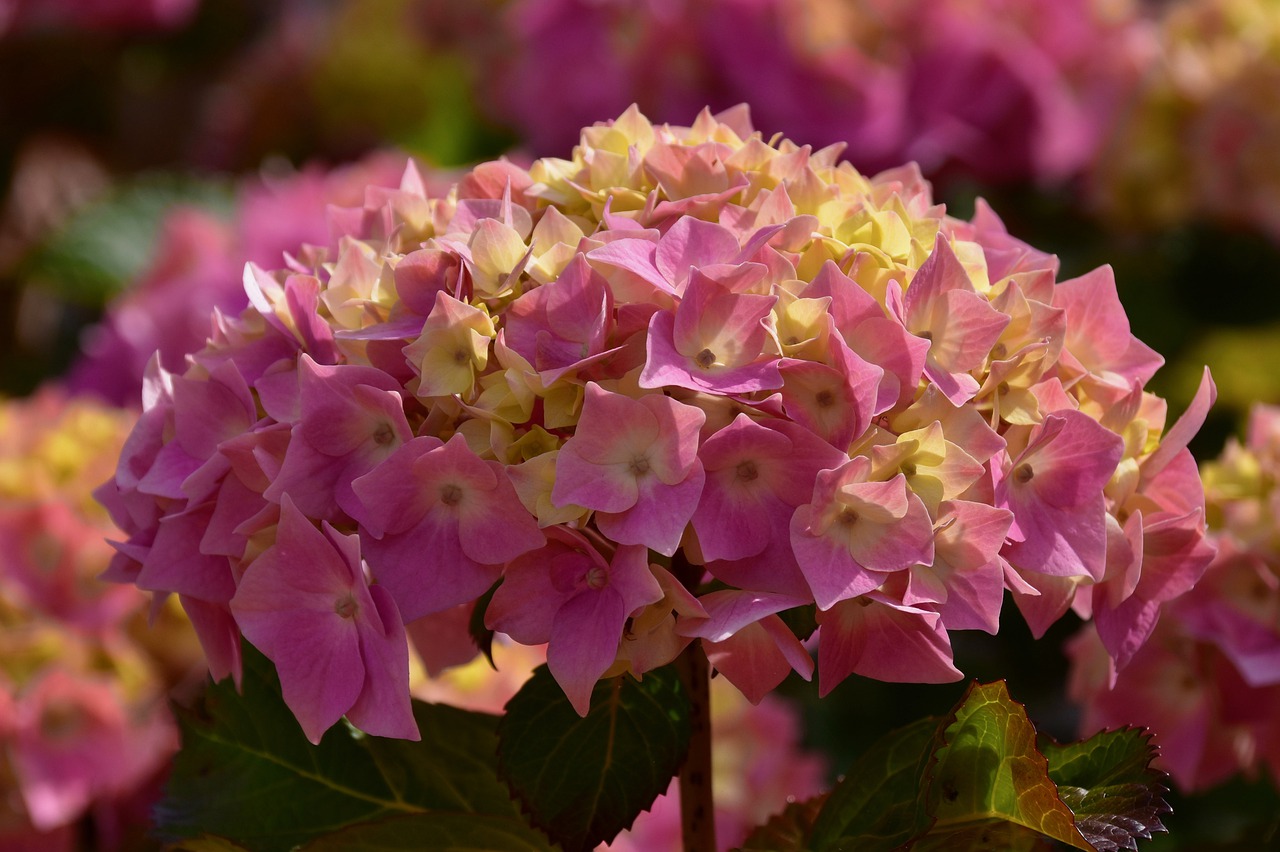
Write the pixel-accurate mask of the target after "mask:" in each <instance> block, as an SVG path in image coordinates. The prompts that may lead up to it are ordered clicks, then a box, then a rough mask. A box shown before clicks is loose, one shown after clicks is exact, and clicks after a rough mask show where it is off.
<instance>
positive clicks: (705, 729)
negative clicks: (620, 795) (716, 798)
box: [676, 641, 716, 852]
mask: <svg viewBox="0 0 1280 852" xmlns="http://www.w3.org/2000/svg"><path fill="white" fill-rule="evenodd" d="M676 665H677V667H678V669H679V671H680V677H681V679H682V680H683V681H684V686H685V689H686V690H687V692H688V694H689V728H690V731H689V756H688V757H686V758H685V763H684V767H683V768H681V770H680V822H681V831H682V835H683V838H684V852H716V821H715V805H714V803H713V799H712V791H711V672H710V667H709V666H708V665H707V656H706V654H705V653H703V650H702V643H701V642H700V641H694V642H691V643H690V644H689V646H688V647H687V648H685V649H684V651H682V652H681V653H680V656H679V657H677V658H676Z"/></svg>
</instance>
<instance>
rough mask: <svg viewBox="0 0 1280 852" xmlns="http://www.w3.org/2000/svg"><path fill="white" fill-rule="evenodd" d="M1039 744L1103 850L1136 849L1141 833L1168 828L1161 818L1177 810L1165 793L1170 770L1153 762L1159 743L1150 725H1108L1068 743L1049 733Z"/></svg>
mask: <svg viewBox="0 0 1280 852" xmlns="http://www.w3.org/2000/svg"><path fill="white" fill-rule="evenodd" d="M1040 749H1041V751H1043V752H1044V755H1045V757H1046V758H1047V759H1048V761H1049V777H1050V778H1052V779H1053V781H1054V782H1055V783H1056V784H1057V785H1058V794H1059V795H1060V796H1061V797H1062V800H1063V802H1065V803H1066V804H1067V806H1068V807H1069V808H1071V810H1072V811H1073V812H1074V813H1075V815H1076V827H1077V828H1079V829H1080V833H1081V834H1083V835H1084V837H1085V839H1086V840H1088V841H1089V842H1090V843H1091V844H1093V846H1094V848H1095V849H1097V850H1099V852H1114V851H1115V850H1120V849H1131V850H1136V849H1137V848H1138V842H1137V841H1138V838H1142V839H1144V840H1150V839H1151V833H1152V832H1155V831H1166V830H1167V829H1165V827H1164V825H1163V824H1162V823H1161V822H1160V815H1161V814H1167V813H1169V812H1170V811H1171V810H1172V809H1171V808H1170V807H1169V805H1168V803H1167V802H1165V800H1164V798H1163V794H1164V793H1165V792H1166V788H1165V786H1164V784H1163V783H1161V782H1162V781H1163V780H1164V778H1165V775H1164V773H1163V772H1160V771H1158V770H1155V769H1152V768H1151V761H1152V760H1153V759H1154V758H1155V755H1156V749H1155V747H1154V746H1153V745H1152V744H1151V738H1150V735H1149V734H1147V733H1146V732H1145V731H1143V730H1141V729H1137V728H1123V729H1121V730H1118V731H1103V732H1102V733H1100V734H1095V735H1094V736H1092V737H1090V738H1089V739H1087V740H1084V741H1083V742H1078V743H1071V744H1069V745H1058V744H1057V743H1055V742H1053V741H1051V740H1047V739H1046V740H1044V741H1042V742H1041V744H1040Z"/></svg>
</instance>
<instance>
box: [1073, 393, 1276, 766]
mask: <svg viewBox="0 0 1280 852" xmlns="http://www.w3.org/2000/svg"><path fill="white" fill-rule="evenodd" d="M1203 475H1204V483H1205V495H1206V499H1207V501H1208V509H1209V524H1210V529H1211V534H1212V536H1213V537H1214V538H1215V539H1216V543H1217V546H1218V554H1217V557H1216V558H1215V559H1214V561H1213V563H1212V564H1211V565H1210V566H1209V569H1208V571H1206V572H1205V575H1204V578H1203V579H1202V580H1201V581H1200V582H1199V584H1197V586H1196V591H1195V594H1194V595H1184V596H1182V597H1180V598H1178V599H1176V600H1174V601H1171V602H1170V603H1168V604H1166V605H1165V607H1164V608H1163V613H1162V616H1161V621H1160V624H1159V626H1158V627H1157V629H1156V632H1155V635H1154V636H1153V638H1152V640H1151V641H1150V642H1149V643H1147V645H1146V646H1145V647H1144V648H1142V649H1141V650H1140V651H1139V652H1138V654H1137V655H1136V656H1135V657H1134V664H1133V665H1132V666H1130V667H1129V668H1128V669H1126V670H1124V671H1123V672H1121V673H1120V675H1119V677H1118V678H1117V679H1116V682H1115V686H1114V688H1113V689H1107V686H1108V684H1107V678H1106V677H1102V676H1100V666H1101V665H1102V662H1103V651H1102V648H1101V647H1100V645H1099V644H1098V643H1097V641H1096V638H1095V637H1093V636H1092V635H1091V634H1089V633H1088V632H1086V633H1084V634H1083V635H1082V636H1080V637H1079V638H1077V639H1076V640H1075V642H1074V643H1073V648H1072V656H1073V660H1074V666H1075V671H1074V673H1073V678H1072V694H1073V696H1074V697H1075V698H1076V700H1078V701H1080V702H1082V703H1083V704H1084V708H1085V716H1084V720H1083V723H1084V727H1086V728H1089V729H1090V730H1093V729H1096V728H1098V727H1102V726H1115V725H1122V724H1144V725H1150V726H1151V727H1152V728H1153V729H1154V730H1155V731H1156V733H1157V736H1158V737H1159V743H1160V747H1161V760H1162V761H1163V762H1164V764H1165V767H1166V768H1167V769H1168V770H1169V772H1170V773H1171V774H1172V775H1173V777H1174V779H1175V780H1177V782H1178V784H1179V785H1180V786H1181V787H1183V788H1184V789H1186V790H1194V789H1203V788H1205V787H1210V786H1213V785H1214V784H1218V783H1220V782H1222V781H1225V780H1226V779H1227V778H1229V777H1231V776H1232V775H1234V774H1235V773H1236V772H1238V771H1240V770H1246V771H1254V770H1256V768H1257V767H1258V766H1259V765H1265V766H1267V767H1268V768H1269V769H1270V771H1271V773H1272V774H1273V775H1276V776H1280V489H1277V487H1276V483H1277V482H1278V481H1280V408H1276V407H1273V406H1264V405H1259V406H1256V407H1255V408H1254V409H1253V412H1252V416H1251V419H1250V422H1249V427H1248V434H1247V437H1246V442H1245V443H1244V444H1243V445H1241V444H1240V443H1239V442H1238V441H1236V440H1235V439H1232V440H1230V441H1229V442H1228V444H1227V447H1226V449H1225V450H1224V451H1223V454H1222V456H1221V458H1219V459H1218V460H1216V461H1213V462H1209V463H1206V464H1205V465H1204V466H1203Z"/></svg>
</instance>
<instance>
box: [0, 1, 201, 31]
mask: <svg viewBox="0 0 1280 852" xmlns="http://www.w3.org/2000/svg"><path fill="white" fill-rule="evenodd" d="M199 5H200V0H87V2H72V1H71V0H4V2H3V3H0V36H3V35H5V34H6V32H19V33H21V32H40V31H42V30H59V29H76V30H101V31H104V32H128V31H138V30H142V31H145V30H170V29H176V28H178V27H181V26H183V25H184V24H186V23H187V22H188V21H190V20H191V18H192V16H193V15H195V12H196V9H197V8H198V7H199Z"/></svg>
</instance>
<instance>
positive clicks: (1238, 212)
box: [1092, 0, 1280, 239]
mask: <svg viewBox="0 0 1280 852" xmlns="http://www.w3.org/2000/svg"><path fill="white" fill-rule="evenodd" d="M1153 44H1154V45H1155V46H1156V47H1157V48H1158V49H1157V50H1156V51H1155V53H1154V54H1153V57H1152V61H1151V62H1150V63H1148V66H1147V68H1146V70H1145V72H1144V74H1143V76H1142V78H1141V82H1140V85H1139V86H1138V88H1137V89H1136V91H1135V92H1134V94H1133V96H1132V103H1131V105H1130V108H1129V109H1128V110H1126V111H1125V113H1124V114H1123V115H1122V116H1120V117H1119V120H1118V121H1117V122H1116V127H1115V129H1114V130H1113V131H1112V133H1111V134H1110V139H1109V140H1108V142H1107V144H1106V146H1105V147H1104V149H1103V151H1102V156H1101V157H1099V159H1098V164H1097V169H1096V174H1095V175H1094V176H1093V181H1092V184H1093V187H1092V189H1093V195H1094V201H1095V203H1096V204H1097V205H1098V206H1099V207H1101V209H1102V210H1103V211H1104V212H1105V213H1107V214H1109V215H1110V216H1111V217H1113V218H1114V219H1116V220H1119V221H1124V222H1130V223H1132V222H1138V223H1142V224H1148V225H1151V224H1154V225H1157V226H1168V225H1171V224H1178V223H1181V222H1185V221H1187V220H1190V219H1194V218H1196V217H1211V218H1214V219H1219V220H1222V221H1225V222H1228V223H1233V224H1238V225H1243V226H1246V227H1250V228H1256V229H1259V230H1261V231H1262V232H1264V233H1267V234H1270V235H1271V236H1273V237H1275V238H1278V239H1280V163H1278V162H1277V158H1276V151H1277V150H1280V102H1278V101H1277V99H1276V92H1277V91H1280V6H1277V5H1276V4H1275V3H1273V2H1270V0H1183V2H1179V3H1171V4H1169V9H1168V11H1167V13H1165V14H1164V15H1163V16H1162V17H1161V19H1160V21H1159V25H1158V30H1157V31H1156V38H1155V39H1154V42H1153Z"/></svg>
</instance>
